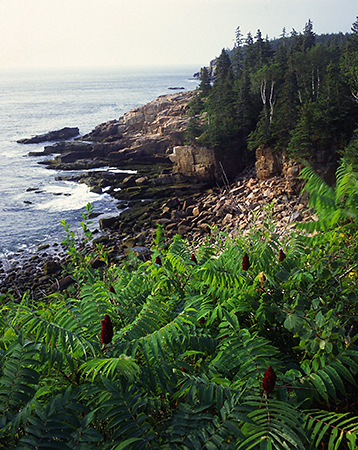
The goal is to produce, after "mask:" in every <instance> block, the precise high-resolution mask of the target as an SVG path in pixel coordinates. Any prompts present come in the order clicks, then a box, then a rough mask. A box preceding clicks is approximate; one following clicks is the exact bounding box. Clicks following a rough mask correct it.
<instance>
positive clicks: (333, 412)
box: [0, 21, 358, 450]
mask: <svg viewBox="0 0 358 450" xmlns="http://www.w3.org/2000/svg"><path fill="white" fill-rule="evenodd" d="M202 74H203V76H202V82H201V85H200V88H199V90H198V95H197V96H196V97H195V100H194V101H193V103H192V104H191V106H190V111H191V118H192V120H191V126H190V127H189V130H188V139H193V140H194V141H195V142H198V141H199V142H201V143H203V144H204V143H205V145H210V146H213V147H215V146H224V147H225V146H227V148H228V149H236V148H237V146H238V143H241V144H242V145H246V146H247V147H248V148H250V149H255V148H257V146H260V145H265V146H269V147H270V148H272V150H273V151H275V150H277V149H282V148H285V149H287V151H289V152H290V154H292V155H297V154H299V155H300V154H301V153H302V152H303V151H304V152H305V153H307V155H308V156H309V157H308V158H307V159H310V158H313V157H314V155H315V153H316V152H319V151H320V150H321V149H325V147H326V146H327V145H329V146H335V147H336V151H337V152H342V156H343V158H342V159H341V161H340V164H339V166H338V169H337V172H336V183H335V185H334V186H330V185H328V184H326V182H325V181H324V180H322V179H321V178H320V177H319V176H318V175H317V174H316V173H315V172H314V171H313V169H312V168H311V167H310V166H306V167H305V168H304V169H303V170H302V171H301V174H300V177H301V178H302V181H303V182H304V189H305V191H306V193H307V196H308V198H309V207H310V208H311V209H312V214H313V213H315V216H316V219H317V220H314V221H312V222H309V223H297V224H296V225H295V226H294V227H291V228H287V230H286V232H285V233H281V234H279V233H278V232H277V228H276V222H275V215H274V212H273V211H274V208H273V203H272V204H267V205H266V207H265V220H264V221H261V222H260V223H258V222H257V213H255V212H254V211H250V212H248V214H250V221H251V224H252V226H251V228H250V231H249V232H248V234H246V235H243V234H241V233H240V232H238V234H237V236H236V237H230V236H229V235H228V234H226V233H225V232H219V231H218V230H217V229H216V228H214V227H212V228H211V232H210V235H208V236H207V237H206V238H205V240H203V241H202V242H192V241H189V240H187V239H184V238H183V237H181V236H179V235H177V236H175V237H174V238H171V239H169V238H167V236H166V235H165V231H164V229H163V227H161V226H159V225H158V228H157V230H156V233H155V237H154V239H153V246H152V249H151V250H152V252H151V257H150V258H149V259H147V260H142V259H140V258H138V257H137V256H136V255H135V254H134V253H130V254H129V255H128V257H127V258H125V259H122V260H120V261H115V262H113V261H112V260H111V257H110V254H109V252H108V250H107V249H106V248H105V247H104V246H103V244H94V242H93V234H92V232H91V216H92V214H93V207H92V206H91V205H90V204H88V205H87V207H86V211H85V212H83V214H82V221H81V225H82V231H83V233H82V239H83V244H84V245H81V246H79V245H78V236H76V234H75V232H74V231H72V227H71V224H69V223H67V222H66V221H65V220H63V221H61V222H62V224H63V226H64V228H65V231H66V239H65V240H64V242H63V246H64V248H66V252H67V259H66V267H65V271H66V273H67V274H68V276H69V277H71V281H73V283H72V284H69V285H68V286H67V287H65V288H64V289H62V290H56V291H55V292H53V293H51V294H49V295H44V296H43V297H42V298H34V297H33V296H32V295H31V293H30V292H28V293H26V294H24V295H23V296H21V297H20V296H18V295H16V291H12V292H8V293H5V294H1V296H0V448H6V449H10V450H40V449H44V450H53V449H59V450H95V449H98V448H100V449H102V450H123V449H128V450H149V449H153V450H154V449H158V450H159V449H160V450H177V449H179V450H180V449H181V450H218V449H223V450H231V449H232V450H271V449H277V450H291V449H292V450H296V449H297V450H356V449H357V448H358V345H357V341H358V295H357V293H358V174H357V171H356V168H357V157H356V154H357V146H358V128H357V127H358V123H357V107H358V101H357V100H358V21H357V22H355V23H354V25H353V28H352V33H351V34H349V35H348V36H344V35H342V36H331V35H327V36H324V39H322V40H321V42H320V41H319V40H318V39H316V36H315V35H314V33H313V29H312V24H311V23H310V22H309V23H308V24H307V25H306V27H305V29H304V32H303V34H297V33H292V35H291V36H289V37H288V36H286V35H283V36H282V37H281V38H280V39H279V40H277V42H276V41H275V42H269V41H268V40H265V39H263V38H262V36H261V34H259V33H258V34H257V36H256V37H255V39H252V38H251V39H249V37H248V38H247V39H246V41H245V43H244V42H243V40H242V36H241V34H240V30H239V29H238V30H237V44H236V46H235V48H234V49H233V50H232V51H230V52H228V51H223V52H222V54H221V55H220V57H219V58H218V62H217V71H216V76H215V80H214V81H210V80H209V79H208V77H207V76H206V75H207V74H206V75H205V71H203V72H202ZM241 144H240V145H241ZM93 260H100V261H102V262H103V264H101V265H99V267H98V266H95V267H94V266H93V265H92V264H91V262H92V261H93Z"/></svg>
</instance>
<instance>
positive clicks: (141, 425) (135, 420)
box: [99, 377, 157, 449]
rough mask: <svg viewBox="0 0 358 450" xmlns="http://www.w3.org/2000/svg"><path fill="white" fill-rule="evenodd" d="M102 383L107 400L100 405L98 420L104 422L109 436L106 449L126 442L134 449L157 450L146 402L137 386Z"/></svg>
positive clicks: (103, 378)
mask: <svg viewBox="0 0 358 450" xmlns="http://www.w3.org/2000/svg"><path fill="white" fill-rule="evenodd" d="M102 382H103V386H104V388H105V389H106V391H107V392H108V394H109V398H108V399H107V400H105V401H104V402H103V403H102V404H101V405H100V408H101V413H100V415H99V418H100V420H103V421H105V422H106V430H107V431H108V432H110V433H111V440H110V442H109V443H108V445H109V448H114V446H115V445H119V444H121V443H122V442H124V441H126V440H127V442H130V441H129V440H131V442H133V444H135V445H133V446H132V447H131V448H133V449H143V448H145V447H146V446H148V447H149V448H156V445H155V441H156V440H157V435H156V433H155V432H154V430H153V427H152V425H151V424H150V422H149V418H148V416H147V414H146V413H145V407H146V405H147V401H146V400H145V399H144V398H142V397H141V395H140V394H139V393H138V391H137V389H136V387H135V386H132V387H129V386H127V387H126V388H124V387H123V386H122V385H119V384H118V383H114V382H112V381H110V380H109V379H107V378H105V377H102Z"/></svg>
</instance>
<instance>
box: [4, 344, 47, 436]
mask: <svg viewBox="0 0 358 450" xmlns="http://www.w3.org/2000/svg"><path fill="white" fill-rule="evenodd" d="M37 353H38V351H37V349H36V347H35V346H34V345H33V343H32V342H29V341H27V342H26V341H25V340H24V338H23V336H22V335H20V336H19V338H18V339H17V341H15V342H14V343H13V344H12V345H11V346H10V347H9V349H8V350H7V352H6V354H5V355H4V359H3V374H2V376H1V378H0V429H1V430H2V431H1V434H0V436H3V433H5V431H6V430H8V431H9V430H10V431H11V433H12V434H14V433H15V432H16V430H18V428H19V426H20V424H23V423H24V422H26V420H27V419H28V417H29V416H30V415H31V411H32V409H33V408H34V406H35V404H36V402H35V394H36V388H37V385H38V382H39V378H40V374H39V372H38V371H37V370H36V368H38V367H39V366H40V362H39V361H38V359H36V358H35V357H36V355H37Z"/></svg>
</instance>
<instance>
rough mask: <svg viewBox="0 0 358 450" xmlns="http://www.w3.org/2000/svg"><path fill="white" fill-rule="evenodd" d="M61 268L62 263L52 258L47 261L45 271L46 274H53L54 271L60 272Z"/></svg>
mask: <svg viewBox="0 0 358 450" xmlns="http://www.w3.org/2000/svg"><path fill="white" fill-rule="evenodd" d="M61 269H62V267H61V265H60V264H59V263H58V262H57V261H54V260H52V259H51V260H49V261H46V262H45V265H44V269H43V271H44V274H45V275H53V274H54V273H57V272H59V271H60V270H61Z"/></svg>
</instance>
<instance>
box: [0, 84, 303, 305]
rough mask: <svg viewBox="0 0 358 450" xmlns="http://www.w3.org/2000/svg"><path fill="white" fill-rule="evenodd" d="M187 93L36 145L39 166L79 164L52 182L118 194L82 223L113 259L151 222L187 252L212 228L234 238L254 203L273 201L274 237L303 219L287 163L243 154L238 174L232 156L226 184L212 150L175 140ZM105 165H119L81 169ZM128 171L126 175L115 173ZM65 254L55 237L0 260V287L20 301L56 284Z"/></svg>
mask: <svg viewBox="0 0 358 450" xmlns="http://www.w3.org/2000/svg"><path fill="white" fill-rule="evenodd" d="M193 95H194V93H193V92H181V93H176V94H170V95H166V96H161V97H159V98H157V99H155V100H154V101H153V102H150V103H149V104H147V105H144V106H143V107H141V108H135V109H134V110H132V111H129V112H128V113H126V114H125V115H124V116H123V117H121V118H119V119H118V120H115V121H110V122H106V123H103V124H100V125H98V127H96V128H95V129H94V130H93V131H92V132H91V133H89V134H88V135H86V136H83V137H81V138H77V139H76V140H71V141H61V142H58V143H55V144H54V145H51V146H45V148H44V151H43V152H40V153H41V155H43V154H46V155H49V156H51V155H52V154H55V156H54V158H53V159H49V160H47V161H45V162H44V163H45V164H46V165H47V167H50V168H51V167H55V168H57V169H62V170H66V169H86V171H85V172H83V173H81V174H79V175H75V176H73V175H63V176H62V177H61V178H62V179H66V180H70V181H74V182H79V183H86V184H87V185H88V186H89V187H90V189H91V190H92V191H93V192H97V193H101V192H102V191H103V189H106V192H108V193H109V194H110V195H111V196H113V197H114V198H115V199H116V200H117V201H118V208H119V209H120V210H122V212H121V213H119V214H118V215H117V216H114V217H109V218H104V219H100V230H92V231H93V232H94V243H102V244H103V245H104V246H105V248H106V251H107V252H108V254H109V258H110V261H111V262H114V263H115V262H118V261H121V260H122V259H123V258H125V257H126V256H127V255H128V253H130V252H132V253H134V254H136V255H137V256H139V257H140V258H142V259H147V258H149V257H150V255H151V250H150V248H151V246H152V244H153V238H154V236H155V232H156V228H157V226H158V225H161V226H162V229H163V232H164V235H165V236H167V237H168V238H171V237H173V236H174V235H175V234H179V235H182V236H183V237H184V238H186V239H188V240H189V241H190V243H191V245H192V247H193V249H194V248H195V247H197V246H198V245H200V243H201V242H203V240H204V239H205V238H206V237H207V236H210V234H211V233H213V232H214V231H213V230H214V229H215V230H216V231H215V232H218V231H222V232H225V233H227V234H228V235H229V236H231V237H235V236H237V235H238V234H245V233H247V232H248V230H249V229H250V228H251V227H252V226H255V227H256V228H260V227H262V226H263V221H264V214H265V212H264V209H265V208H264V207H265V205H267V204H268V203H271V202H273V201H274V204H273V207H272V214H273V216H274V221H275V223H276V232H277V233H278V234H279V235H283V234H284V233H286V232H287V230H290V229H291V228H292V227H294V223H295V222H297V221H302V220H303V221H307V220H311V219H312V217H311V212H310V211H309V210H308V209H307V199H306V198H305V197H302V196H300V191H301V183H300V181H299V180H298V178H297V175H298V167H297V166H296V165H294V164H292V163H290V162H286V163H284V164H283V167H284V169H283V170H281V172H278V171H277V164H276V166H275V167H274V166H273V165H272V163H271V160H270V155H269V154H268V155H267V157H266V158H263V157H262V155H261V157H260V158H259V159H258V160H257V163H256V166H255V165H254V164H252V163H251V164H250V165H247V161H245V165H246V166H245V168H244V170H242V171H241V172H240V170H239V169H240V164H241V163H243V161H241V162H240V161H238V166H237V167H235V170H236V173H240V175H239V176H236V177H235V179H234V180H232V181H231V182H229V181H228V180H227V177H226V170H225V167H224V166H223V164H222V163H221V160H220V159H219V157H220V155H219V154H217V153H215V152H214V151H211V150H209V149H198V148H195V147H188V146H186V145H185V129H186V125H187V123H188V116H187V115H186V108H187V105H188V102H189V101H190V99H191V98H192V97H193ZM35 138H36V137H35ZM30 154H31V153H30ZM37 155H38V153H36V154H35V155H34V156H37ZM227 163H228V164H229V165H230V162H227ZM105 166H110V167H114V168H118V169H119V170H117V171H116V170H112V171H110V170H104V169H103V170H96V171H93V170H90V169H91V168H93V167H97V168H101V167H105ZM129 168H130V169H132V170H133V174H131V175H128V173H123V172H121V171H120V169H129ZM241 168H242V167H241ZM272 168H274V171H272V170H271V172H270V169H272ZM254 217H255V220H253V218H254ZM79 245H80V244H79ZM79 248H80V249H81V251H85V252H86V251H87V252H90V251H91V249H90V248H87V249H86V248H83V247H81V245H80V247H79ZM66 260H67V254H66V251H65V248H64V247H62V246H61V245H60V244H55V243H54V244H53V245H52V244H51V245H46V246H43V247H40V248H38V250H37V252H36V253H35V254H32V255H23V254H16V255H14V256H13V257H11V258H9V259H8V261H3V262H2V263H1V264H0V293H3V294H6V293H10V294H11V295H13V296H14V297H15V298H16V299H18V300H20V299H21V297H22V295H23V294H24V293H25V292H29V295H30V296H31V297H32V298H34V299H39V298H44V297H45V296H46V295H49V294H50V293H52V292H54V291H57V290H61V289H63V288H65V287H66V286H67V283H68V282H69V278H68V276H69V274H68V273H67V272H66ZM93 264H94V265H96V264H98V261H97V262H93ZM66 280H67V281H66Z"/></svg>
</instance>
